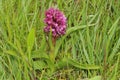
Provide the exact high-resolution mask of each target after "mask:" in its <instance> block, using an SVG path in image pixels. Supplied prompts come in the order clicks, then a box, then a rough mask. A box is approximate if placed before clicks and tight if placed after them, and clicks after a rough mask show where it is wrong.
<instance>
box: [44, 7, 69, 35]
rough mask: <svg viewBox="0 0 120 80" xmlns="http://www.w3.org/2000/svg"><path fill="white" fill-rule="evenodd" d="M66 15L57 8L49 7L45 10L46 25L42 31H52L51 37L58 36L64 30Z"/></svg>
mask: <svg viewBox="0 0 120 80" xmlns="http://www.w3.org/2000/svg"><path fill="white" fill-rule="evenodd" d="M66 21H67V20H66V17H65V15H64V14H63V13H62V12H61V11H59V10H58V9H54V8H50V9H48V10H47V11H46V12H45V19H44V22H45V24H46V27H45V28H44V32H46V33H49V32H50V31H51V32H52V36H53V37H59V36H61V35H64V34H65V32H66Z"/></svg>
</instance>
